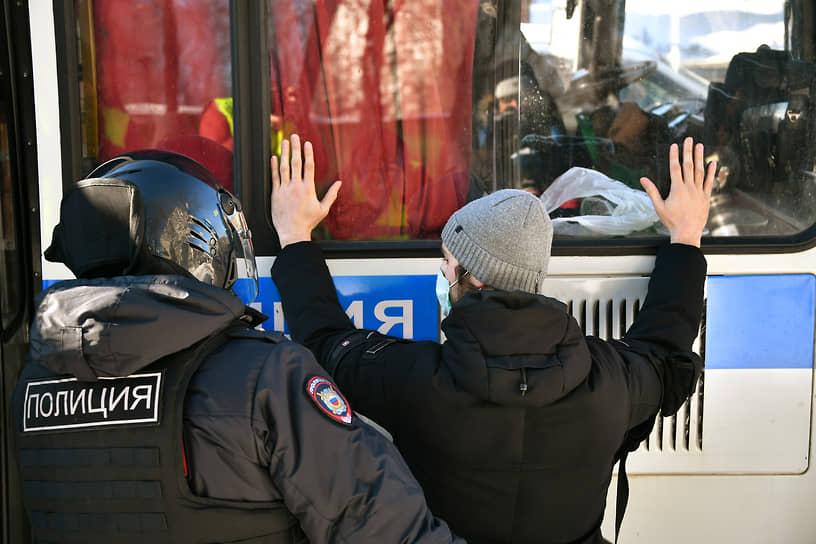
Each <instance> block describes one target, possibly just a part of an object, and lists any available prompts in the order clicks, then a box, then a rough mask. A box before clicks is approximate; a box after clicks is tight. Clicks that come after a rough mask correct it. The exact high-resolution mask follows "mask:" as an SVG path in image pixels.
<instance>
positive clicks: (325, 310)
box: [272, 137, 715, 543]
mask: <svg viewBox="0 0 816 544" xmlns="http://www.w3.org/2000/svg"><path fill="white" fill-rule="evenodd" d="M290 147H291V153H292V159H291V165H290V164H289V152H290ZM303 155H304V158H303V159H301V149H300V142H299V140H298V138H297V137H293V138H292V142H291V146H284V148H283V152H282V155H281V164H280V167H279V165H278V161H277V160H276V159H275V158H273V159H272V170H273V176H272V177H273V187H272V218H273V221H274V223H275V227H276V228H277V231H278V235H279V237H280V240H281V247H282V250H281V252H280V254H279V255H278V257H277V258H276V261H275V264H274V266H273V268H272V278H273V280H274V281H275V283H276V285H277V287H278V289H279V291H280V294H281V297H282V300H283V309H284V314H285V316H286V318H287V320H288V324H289V329H290V331H291V335H292V338H293V339H294V340H296V341H298V342H302V343H303V344H304V345H306V346H307V347H309V348H310V349H311V350H312V351H313V352H314V353H315V355H316V356H317V360H318V361H319V362H320V364H321V365H323V367H324V368H326V369H327V370H328V371H329V372H330V373H331V375H332V376H333V377H334V379H335V380H337V383H338V384H339V385H340V387H342V389H343V391H345V392H346V393H347V394H348V396H349V399H350V401H351V402H352V403H354V405H355V406H357V407H358V409H359V410H360V411H361V412H362V413H364V414H366V415H367V416H369V417H371V418H373V419H374V420H376V421H377V422H378V423H380V424H381V425H383V426H384V427H385V428H386V429H387V430H388V431H390V432H391V433H392V435H393V437H394V440H395V443H396V444H397V446H398V447H399V449H400V451H401V452H402V453H403V455H404V456H405V459H406V461H407V462H408V464H409V466H410V467H411V469H412V470H413V472H414V474H415V475H416V477H417V479H418V480H419V482H420V483H421V484H422V487H423V489H424V490H425V494H426V497H427V500H428V504H429V505H430V507H431V508H432V509H433V510H434V512H435V513H437V514H438V515H440V516H442V517H443V518H444V519H445V520H446V521H447V522H448V523H449V524H450V526H451V528H452V529H453V530H454V531H456V532H457V533H458V534H461V535H463V536H465V537H466V538H467V539H468V541H469V542H476V543H482V542H483V543H487V542H491V543H494V542H508V543H509V542H513V543H546V542H553V543H566V542H580V543H587V542H602V541H603V538H602V536H601V531H600V527H601V522H602V519H603V513H604V508H605V503H606V496H607V488H608V486H609V483H610V480H611V473H612V467H613V465H614V464H615V462H616V461H617V460H618V459H619V458H621V456H622V455H624V453H625V452H626V451H627V450H629V449H633V448H634V447H635V446H636V445H637V442H638V441H639V440H640V439H642V438H643V437H644V436H645V435H647V433H648V431H649V429H650V428H651V425H652V424H653V421H654V418H655V415H656V414H657V413H658V411H659V410H661V409H662V411H663V414H664V415H669V414H671V413H673V412H674V411H676V410H677V409H678V408H679V406H680V405H681V404H682V402H683V401H684V400H685V399H686V398H687V396H688V395H689V394H690V392H691V391H692V390H693V388H694V386H695V383H696V381H697V378H698V376H699V372H700V370H701V361H700V359H699V357H697V356H696V355H695V354H693V353H692V352H691V345H692V342H693V340H694V338H695V337H696V336H697V333H698V329H699V324H700V316H701V312H702V304H703V284H704V281H705V274H706V262H705V258H704V257H703V254H702V252H701V251H700V249H699V247H700V239H701V236H702V231H703V228H704V225H705V223H706V220H707V216H708V207H709V204H708V202H709V197H710V194H711V188H712V180H713V176H714V168H715V165H713V164H712V165H709V168H708V171H707V172H706V171H705V168H704V162H703V147H702V145H701V144H698V145H697V146H696V147H694V146H693V142H692V141H691V140H690V139H688V140H686V141H685V142H684V145H683V150H682V166H681V164H680V157H679V155H680V151H679V149H678V146H677V145H672V147H671V149H670V172H671V179H672V185H671V193H670V195H669V197H668V198H667V199H666V200H665V201H664V200H663V199H662V198H661V197H660V195H659V192H658V191H657V189H656V187H655V185H654V184H653V183H652V182H651V181H649V180H647V179H645V178H644V179H643V180H642V184H643V186H644V188H645V190H646V191H647V193H648V194H649V196H650V197H651V200H652V202H653V203H654V206H655V209H656V211H657V213H658V215H659V217H660V218H661V220H662V222H663V224H664V225H665V226H666V227H667V228H668V230H669V232H670V235H671V243H670V244H667V245H666V246H665V247H663V248H661V249H660V250H659V252H658V255H657V258H656V261H655V268H654V272H653V274H652V277H651V281H650V284H649V290H648V295H647V297H646V300H645V302H644V305H643V307H642V309H641V310H640V312H639V314H638V316H637V318H636V320H635V322H634V323H633V324H632V326H631V327H630V328H629V330H628V331H627V332H626V334H625V336H624V337H623V338H622V339H621V340H618V341H604V340H601V339H599V338H596V337H585V336H584V335H583V333H582V331H581V329H580V327H579V325H578V323H577V322H576V321H575V319H574V318H573V317H571V316H570V314H568V313H567V311H566V306H565V305H564V304H563V303H561V302H559V301H557V300H554V299H552V298H548V297H546V296H545V294H546V293H545V294H541V293H542V291H545V290H544V289H542V287H543V280H544V277H545V275H546V271H547V264H548V261H549V257H550V246H551V238H552V225H551V223H550V220H549V217H548V215H547V213H546V210H545V209H544V206H543V205H542V203H541V201H540V200H539V199H538V198H537V197H535V196H533V195H532V194H529V193H526V192H523V191H517V190H502V191H497V192H495V193H492V194H490V195H487V196H484V197H482V198H480V199H477V200H474V201H472V202H470V203H468V204H467V205H465V206H464V207H463V208H461V209H460V210H458V211H456V212H455V213H454V214H453V215H452V216H451V218H450V220H449V221H448V223H447V225H446V226H445V228H444V230H443V232H442V255H443V259H442V265H441V268H440V275H439V281H438V284H437V294H438V296H439V300H440V304H441V306H442V310H443V313H446V312H447V310H448V309H450V314H449V315H447V317H446V318H445V319H444V320H443V321H442V330H443V331H444V333H445V336H446V341H445V342H444V343H442V344H438V343H436V342H427V341H426V342H410V341H405V340H401V339H398V338H392V337H387V336H384V335H381V334H378V333H377V332H374V331H361V330H356V329H355V328H354V326H353V325H352V323H351V321H350V320H349V318H348V317H347V316H346V314H345V313H344V312H343V309H342V307H341V306H340V304H339V303H338V300H337V296H336V292H335V289H334V286H333V284H332V280H331V277H330V275H329V273H328V269H327V267H326V265H325V262H324V260H323V258H322V256H321V253H320V250H319V248H318V247H317V246H316V245H315V244H313V243H312V242H310V233H311V230H312V228H314V227H315V226H316V225H317V224H318V223H319V221H320V220H321V219H322V218H323V217H325V215H326V213H328V210H329V208H330V206H331V204H332V202H333V201H334V199H335V198H336V195H337V192H338V191H339V188H340V183H339V182H336V183H335V184H334V185H333V186H332V187H331V188H330V189H329V191H328V192H327V194H326V196H324V198H323V199H322V200H318V199H317V198H316V196H315V189H314V182H313V176H314V164H313V152H312V149H311V146H310V144H309V143H308V142H307V143H306V144H305V147H304V151H303Z"/></svg>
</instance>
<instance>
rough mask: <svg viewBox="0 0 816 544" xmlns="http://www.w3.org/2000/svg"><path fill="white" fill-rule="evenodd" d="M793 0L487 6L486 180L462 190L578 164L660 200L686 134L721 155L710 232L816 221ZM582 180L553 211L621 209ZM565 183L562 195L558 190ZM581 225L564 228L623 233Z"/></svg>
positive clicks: (815, 131) (525, 182)
mask: <svg viewBox="0 0 816 544" xmlns="http://www.w3.org/2000/svg"><path fill="white" fill-rule="evenodd" d="M784 4H785V3H784V2H783V1H781V0H780V1H779V2H764V1H763V2H759V1H748V2H741V3H739V6H736V5H735V4H734V3H733V2H727V1H725V0H722V1H713V2H712V1H706V2H703V1H697V0H690V1H687V2H683V3H679V4H678V3H677V2H667V1H661V2H655V1H653V0H627V1H626V2H623V1H622V0H613V1H611V2H582V1H576V2H572V1H569V2H568V1H566V0H530V1H527V0H523V1H521V2H519V3H516V2H500V1H494V2H489V3H482V6H483V7H484V6H485V5H489V7H490V9H482V10H481V12H480V14H479V17H480V20H479V27H478V28H479V33H478V34H477V37H476V42H477V44H476V55H477V58H476V65H477V66H478V65H489V66H490V67H491V68H492V69H483V70H476V71H475V72H474V82H473V86H474V94H475V95H477V96H475V97H474V103H475V104H478V105H479V108H478V109H476V108H475V109H474V116H473V133H474V139H473V146H474V150H473V162H472V173H473V174H474V175H473V176H472V178H474V177H475V178H476V179H477V180H479V181H480V183H479V186H478V187H477V188H476V190H475V191H474V190H471V192H470V194H469V198H475V197H478V196H480V194H483V193H485V192H490V191H493V190H496V189H499V188H504V187H514V188H519V189H524V190H528V191H531V192H534V193H536V194H542V193H544V192H546V191H547V190H548V189H549V188H550V187H551V186H552V184H553V182H554V181H555V180H557V179H559V177H560V176H562V175H563V174H564V173H565V172H567V170H569V169H570V168H573V167H582V168H586V169H589V170H592V171H596V172H599V173H601V174H603V175H604V176H608V178H610V179H611V180H614V181H616V182H620V183H622V184H623V186H625V187H629V188H630V189H631V190H632V191H635V192H640V193H642V189H641V187H640V183H639V179H640V177H641V176H648V177H649V178H651V179H652V180H653V181H655V182H656V183H657V185H658V187H659V188H660V189H661V192H662V193H663V194H664V196H665V195H667V194H668V190H669V176H668V149H669V145H670V144H671V143H675V142H676V143H680V142H682V140H683V139H684V138H685V137H687V136H691V137H693V138H694V139H695V141H700V142H703V143H704V144H705V145H706V157H707V160H716V161H717V162H718V163H719V170H718V175H717V185H716V187H715V194H714V198H713V199H712V208H711V220H710V222H709V224H708V228H707V233H708V234H709V235H712V236H747V235H792V234H796V233H799V232H802V231H803V230H805V229H807V228H809V227H810V226H811V225H813V224H814V221H816V207H815V206H813V202H814V197H816V174H814V159H816V119H814V113H816V105H815V104H814V103H813V102H812V99H811V97H813V96H816V66H814V64H813V63H812V62H806V61H804V60H800V59H797V58H795V57H794V55H793V54H792V53H791V52H790V51H789V50H785V45H786V40H787V38H786V32H788V34H790V33H791V32H794V31H795V29H796V28H798V27H797V26H796V25H791V26H790V27H789V28H788V29H787V31H786V28H785V18H784V8H785V5H784ZM795 16H796V13H792V14H791V15H790V17H795ZM798 39H799V40H801V39H810V40H812V37H810V38H808V37H805V38H802V37H799V38H798ZM791 41H792V42H793V43H796V41H797V36H796V35H795V34H794V35H793V36H792V38H791ZM480 55H481V56H480ZM811 60H813V59H811ZM477 89H478V92H477ZM477 136H478V137H477ZM601 177H602V176H597V178H598V179H601ZM576 179H577V178H576ZM575 187H576V193H575V195H574V196H575V198H573V199H567V200H566V201H565V202H564V203H563V204H561V205H559V206H558V208H556V209H553V210H552V211H551V215H552V216H553V217H555V218H570V217H577V216H579V215H581V216H583V215H605V214H611V215H614V214H616V213H617V212H616V207H617V205H616V204H614V203H612V204H609V201H608V200H606V202H604V201H603V200H599V199H602V198H603V197H602V195H601V194H597V195H586V194H578V190H577V186H575ZM471 189H473V186H471ZM566 189H569V186H567V187H566ZM558 190H559V196H563V194H566V193H564V190H565V187H564V186H563V184H561V185H559V188H558ZM633 195H634V193H633ZM587 199H589V200H587ZM632 199H633V201H634V200H637V195H634V196H633V197H632ZM549 200H550V201H552V200H553V199H552V198H550V199H549ZM562 200H563V199H562ZM604 200H605V199H604ZM587 202H588V203H587ZM570 222H571V223H572V224H571V225H570V224H569V223H570ZM577 223H582V224H583V223H584V222H581V221H578V220H572V221H570V220H569V219H566V220H563V221H561V220H559V226H563V228H560V227H559V228H556V232H557V233H560V234H562V235H568V236H571V237H575V236H604V235H612V234H615V235H620V233H619V232H617V231H615V232H614V233H613V232H612V231H604V230H595V231H592V230H587V229H586V228H576V224H577ZM585 223H587V224H588V223H589V222H585ZM638 224H639V223H638ZM641 226H642V225H641ZM641 226H639V227H638V228H637V229H636V230H634V229H633V230H632V231H631V232H627V233H625V235H628V236H644V235H646V236H648V235H655V234H664V233H665V230H664V229H663V228H662V226H661V225H660V224H659V223H655V224H654V225H652V226H651V227H649V228H646V229H643V228H641Z"/></svg>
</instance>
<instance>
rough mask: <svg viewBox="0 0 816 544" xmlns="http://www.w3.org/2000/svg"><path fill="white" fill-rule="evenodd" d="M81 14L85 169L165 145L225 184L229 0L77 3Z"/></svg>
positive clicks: (228, 180) (228, 168) (228, 178)
mask: <svg viewBox="0 0 816 544" xmlns="http://www.w3.org/2000/svg"><path fill="white" fill-rule="evenodd" d="M77 17H78V19H79V20H78V25H77V26H78V28H79V33H80V43H79V54H80V59H81V65H82V70H81V76H80V77H81V81H80V82H79V83H80V89H81V93H82V108H83V110H82V111H83V122H84V125H83V139H84V142H83V144H84V145H83V147H84V150H85V151H84V152H85V159H86V160H85V162H86V168H87V169H91V168H93V167H95V166H96V165H98V164H100V163H101V162H104V161H105V160H107V159H109V158H111V157H113V156H116V155H119V154H121V153H123V152H125V151H131V150H135V149H145V148H163V149H169V150H172V151H176V152H179V153H183V154H185V155H188V156H190V157H192V158H194V159H196V160H198V161H199V162H201V163H202V164H204V165H205V166H206V167H208V168H209V169H210V170H211V171H213V173H214V174H215V175H216V177H217V178H218V179H219V180H220V181H221V182H222V184H224V185H225V186H227V187H228V188H231V186H232V128H233V126H232V121H233V120H232V115H231V111H232V110H231V102H232V88H231V66H230V33H229V28H230V26H229V25H230V22H229V1H228V0H196V1H195V2H187V1H183V0H140V1H139V2H119V1H112V0H108V1H96V2H91V1H90V0H79V1H78V3H77ZM135 22H137V23H135ZM227 103H228V104H229V106H227Z"/></svg>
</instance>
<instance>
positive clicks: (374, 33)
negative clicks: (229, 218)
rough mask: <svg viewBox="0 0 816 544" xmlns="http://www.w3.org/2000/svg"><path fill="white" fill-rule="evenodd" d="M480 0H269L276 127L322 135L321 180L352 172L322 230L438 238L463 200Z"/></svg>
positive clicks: (323, 183)
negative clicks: (476, 27) (327, 0)
mask: <svg viewBox="0 0 816 544" xmlns="http://www.w3.org/2000/svg"><path fill="white" fill-rule="evenodd" d="M477 9H478V4H476V3H474V2H472V1H468V0H454V1H445V2H440V1H439V0H414V1H411V2H402V1H399V2H358V1H352V0H340V1H337V2H326V1H322V0H318V1H313V0H295V1H292V2H278V1H274V0H272V1H270V2H269V13H270V18H271V20H270V29H271V31H270V35H271V37H272V38H271V40H270V48H271V50H270V55H269V56H270V64H271V70H270V72H271V75H272V98H271V99H272V114H273V116H276V118H277V119H278V121H279V124H278V127H279V132H278V134H277V136H276V137H277V138H280V137H286V136H288V135H289V134H291V133H292V132H295V131H296V132H297V133H298V134H300V135H301V136H302V137H303V138H305V139H308V140H310V141H312V142H313V143H314V146H315V154H316V162H317V181H318V189H319V190H320V189H323V190H325V189H326V188H327V187H328V185H329V184H330V183H331V182H333V181H334V180H335V179H342V180H343V182H344V185H343V189H342V191H341V192H340V196H339V198H338V200H337V202H336V203H335V205H334V206H333V208H332V211H331V213H330V214H329V216H328V217H327V219H326V220H325V221H324V222H323V224H322V225H321V226H320V228H319V232H318V233H317V234H316V236H317V237H322V238H327V239H400V238H428V237H431V238H434V237H438V236H439V233H440V232H441V230H442V227H443V226H444V223H445V221H447V219H448V217H449V215H450V214H451V212H453V211H454V210H456V209H457V208H458V207H460V206H461V205H462V204H464V202H465V197H466V192H467V187H468V176H469V164H470V154H471V141H470V137H471V136H470V126H471V121H470V118H471V115H472V111H471V80H472V70H473V44H474V35H475V25H476V11H477ZM274 143H275V142H273V145H274Z"/></svg>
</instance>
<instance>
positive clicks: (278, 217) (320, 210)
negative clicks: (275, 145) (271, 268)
mask: <svg viewBox="0 0 816 544" xmlns="http://www.w3.org/2000/svg"><path fill="white" fill-rule="evenodd" d="M290 147H291V155H292V158H291V162H290V160H289V153H290ZM271 164H272V197H271V199H270V209H271V211H272V223H273V224H274V225H275V230H277V231H278V238H279V239H280V244H281V248H284V247H286V246H287V245H289V244H294V243H295V242H304V241H308V240H311V238H312V229H314V228H315V227H316V226H317V225H318V223H320V222H321V221H322V220H323V218H324V217H326V215H327V214H328V213H329V210H330V209H331V206H332V204H334V201H335V200H336V199H337V193H338V192H339V191H340V185H341V183H342V182H340V181H335V182H334V183H333V184H332V186H331V187H329V190H328V191H326V194H325V195H324V196H323V199H322V200H319V199H318V198H317V193H316V191H315V184H314V172H315V166H314V151H313V149H312V144H311V143H310V142H306V143H305V144H304V145H303V157H302V158H301V150H300V137H299V136H298V135H297V134H292V137H291V144H290V142H289V141H287V140H284V141H283V142H281V158H280V164H278V158H277V157H276V156H274V155H273V156H272V161H271Z"/></svg>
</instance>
